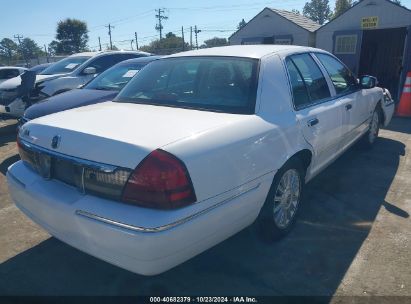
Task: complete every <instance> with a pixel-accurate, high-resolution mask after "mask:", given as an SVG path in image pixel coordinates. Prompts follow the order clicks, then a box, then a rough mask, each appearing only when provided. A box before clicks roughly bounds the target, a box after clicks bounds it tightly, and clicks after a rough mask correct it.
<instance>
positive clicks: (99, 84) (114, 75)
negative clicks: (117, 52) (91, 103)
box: [84, 63, 145, 91]
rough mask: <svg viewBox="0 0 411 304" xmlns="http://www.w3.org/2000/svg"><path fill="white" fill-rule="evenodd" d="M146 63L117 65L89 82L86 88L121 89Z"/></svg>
mask: <svg viewBox="0 0 411 304" xmlns="http://www.w3.org/2000/svg"><path fill="white" fill-rule="evenodd" d="M143 66H145V64H142V63H140V64H128V65H126V64H121V65H116V66H114V67H112V68H110V69H108V70H106V71H104V72H103V73H101V74H100V75H98V76H97V77H96V78H94V79H93V80H92V81H91V82H89V83H88V84H87V85H86V86H85V87H84V88H85V89H90V90H106V91H120V90H121V89H122V88H123V87H124V86H125V85H126V84H127V83H128V82H129V81H130V80H131V79H132V78H133V77H134V75H136V74H137V73H138V71H140V70H141V69H142V68H143Z"/></svg>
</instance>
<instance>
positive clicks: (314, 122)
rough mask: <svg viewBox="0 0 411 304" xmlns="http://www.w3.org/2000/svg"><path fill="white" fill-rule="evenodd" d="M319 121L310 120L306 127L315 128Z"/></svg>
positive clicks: (315, 119) (316, 119)
mask: <svg viewBox="0 0 411 304" xmlns="http://www.w3.org/2000/svg"><path fill="white" fill-rule="evenodd" d="M319 122H320V121H319V120H318V118H313V119H310V120H309V121H308V122H307V125H308V126H309V127H312V126H315V125H316V124H318V123H319Z"/></svg>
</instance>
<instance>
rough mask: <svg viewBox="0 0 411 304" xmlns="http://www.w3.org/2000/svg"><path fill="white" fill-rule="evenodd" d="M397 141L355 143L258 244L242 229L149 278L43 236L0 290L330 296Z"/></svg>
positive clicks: (9, 270)
mask: <svg viewBox="0 0 411 304" xmlns="http://www.w3.org/2000/svg"><path fill="white" fill-rule="evenodd" d="M404 148H405V147H404V145H403V144H402V143H401V142H398V141H395V140H391V139H387V138H379V140H378V141H377V142H376V144H375V146H374V148H373V149H372V150H369V151H366V150H362V149H360V148H359V147H358V146H357V145H356V146H354V147H353V148H351V149H350V150H349V151H347V152H346V153H345V154H344V155H343V156H342V157H340V159H339V160H337V161H336V162H335V163H334V164H332V165H331V166H330V167H329V168H327V169H326V170H325V171H324V172H322V173H321V174H320V175H319V176H317V177H316V178H315V179H314V180H313V181H312V182H310V183H309V184H308V185H307V188H306V192H305V200H304V203H303V205H302V206H301V210H300V211H301V212H300V216H299V219H298V221H297V223H296V226H295V229H294V230H293V231H292V232H291V233H290V234H289V235H288V236H287V237H286V238H284V239H283V240H281V241H280V242H277V243H274V244H267V243H264V242H263V241H261V240H260V238H258V237H257V236H256V229H255V228H254V226H251V227H249V228H247V229H245V230H243V231H242V232H240V233H238V234H237V235H235V236H233V237H231V238H230V239H228V240H226V241H225V242H223V243H221V244H219V245H217V246H215V247H214V248H212V249H210V250H208V251H206V252H204V253H202V254H200V255H199V256H197V257H195V258H193V259H191V260H190V261H188V262H186V263H184V264H182V265H180V266H177V267H176V268H174V269H172V270H169V271H168V272H166V273H163V274H161V275H157V276H153V277H144V276H140V275H136V274H133V273H131V272H128V271H125V270H122V269H120V268H117V267H115V266H112V265H110V264H107V263H105V262H102V261H100V260H98V259H95V258H93V257H91V256H89V255H87V254H84V253H82V252H80V251H78V250H76V249H73V248H72V247H70V246H68V245H65V244H64V243H62V242H60V241H58V240H56V239H54V238H50V239H48V240H46V241H44V242H42V243H40V244H38V245H37V246H35V247H33V248H31V249H29V250H27V251H25V252H22V253H20V254H18V255H16V256H15V257H13V258H10V259H9V260H7V261H6V262H4V263H2V264H1V265H0V294H1V295H5V294H7V295H166V294H167V295H180V296H181V295H239V294H241V295H323V296H332V295H333V294H334V292H335V291H336V289H337V288H338V286H339V284H340V282H341V280H342V279H343V277H344V275H345V273H346V272H347V270H348V268H349V267H350V265H351V263H352V262H353V260H354V258H355V257H356V255H357V253H358V251H359V249H360V247H361V245H362V243H363V242H364V240H365V239H366V238H367V236H368V234H369V232H370V229H371V227H372V224H373V221H374V220H375V217H376V215H377V213H378V211H379V209H380V208H381V207H382V206H384V207H385V208H386V209H387V210H390V212H392V213H394V214H397V215H398V216H400V217H408V216H409V215H408V214H407V213H406V212H405V211H403V210H401V209H400V208H398V207H395V202H386V194H387V192H388V190H389V187H390V185H391V183H392V181H393V179H394V176H395V174H396V172H397V169H398V166H399V159H400V156H401V155H404Z"/></svg>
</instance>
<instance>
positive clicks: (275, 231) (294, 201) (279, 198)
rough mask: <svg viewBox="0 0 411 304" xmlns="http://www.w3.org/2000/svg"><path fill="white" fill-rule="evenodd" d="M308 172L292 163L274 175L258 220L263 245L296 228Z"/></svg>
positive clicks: (295, 161) (295, 162) (292, 161)
mask: <svg viewBox="0 0 411 304" xmlns="http://www.w3.org/2000/svg"><path fill="white" fill-rule="evenodd" d="M304 179H305V169H304V167H303V165H302V162H301V161H300V160H299V159H291V160H289V161H288V162H287V163H286V164H285V165H284V166H283V167H282V168H281V169H280V170H279V171H278V172H277V174H276V175H275V177H274V180H273V183H272V185H271V188H270V191H269V192H268V195H267V198H266V201H265V203H264V206H263V208H262V209H261V211H260V214H259V216H258V219H257V229H258V233H259V235H260V236H261V237H262V238H263V240H264V241H268V242H272V241H276V240H279V239H281V238H282V237H283V236H285V235H286V234H288V233H289V232H290V231H291V229H292V227H293V225H294V224H295V221H296V217H297V214H298V210H299V207H300V201H301V196H302V193H303V188H304Z"/></svg>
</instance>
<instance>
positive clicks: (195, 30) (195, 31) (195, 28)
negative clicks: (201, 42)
mask: <svg viewBox="0 0 411 304" xmlns="http://www.w3.org/2000/svg"><path fill="white" fill-rule="evenodd" d="M200 32H201V30H199V29H197V25H196V26H194V34H195V35H196V49H197V50H198V39H197V35H198V33H200Z"/></svg>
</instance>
